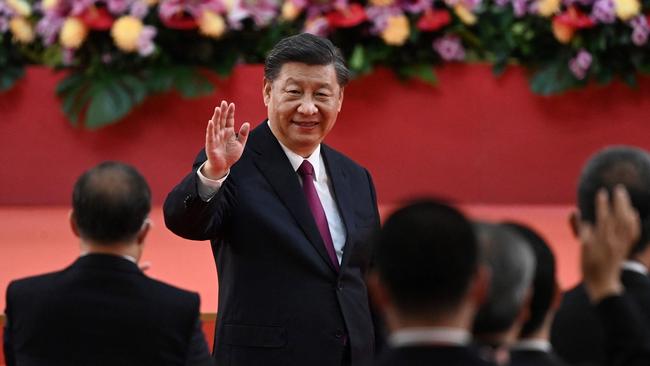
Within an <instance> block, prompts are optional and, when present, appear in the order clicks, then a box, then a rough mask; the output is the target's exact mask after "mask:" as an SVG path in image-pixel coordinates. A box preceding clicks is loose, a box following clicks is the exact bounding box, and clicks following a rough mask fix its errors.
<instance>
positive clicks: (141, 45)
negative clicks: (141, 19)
mask: <svg viewBox="0 0 650 366" xmlns="http://www.w3.org/2000/svg"><path fill="white" fill-rule="evenodd" d="M156 33H157V32H156V28H155V27H152V26H150V25H146V26H144V28H142V32H140V36H139V37H138V53H139V54H140V56H149V55H151V54H152V53H153V51H155V50H156V46H155V45H154V43H153V39H154V37H155V36H156Z"/></svg>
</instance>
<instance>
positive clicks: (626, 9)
mask: <svg viewBox="0 0 650 366" xmlns="http://www.w3.org/2000/svg"><path fill="white" fill-rule="evenodd" d="M614 9H615V10H616V16H618V17H619V18H620V19H621V20H630V19H632V18H634V17H635V16H636V15H638V14H639V12H640V11H641V3H639V0H614Z"/></svg>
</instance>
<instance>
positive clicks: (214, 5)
mask: <svg viewBox="0 0 650 366" xmlns="http://www.w3.org/2000/svg"><path fill="white" fill-rule="evenodd" d="M225 9H226V7H225V5H224V4H223V2H222V1H221V0H163V1H162V2H161V3H160V7H159V9H158V11H159V13H160V16H161V17H163V18H171V17H172V16H173V15H174V14H176V13H182V12H185V13H188V14H190V15H191V16H193V17H194V18H198V17H200V16H201V14H203V11H204V10H211V11H213V12H215V13H223V12H224V11H225Z"/></svg>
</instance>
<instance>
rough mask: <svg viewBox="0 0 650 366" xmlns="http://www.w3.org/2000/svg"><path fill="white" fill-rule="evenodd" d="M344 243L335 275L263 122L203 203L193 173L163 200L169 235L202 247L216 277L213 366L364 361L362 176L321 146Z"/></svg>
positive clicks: (372, 201)
mask: <svg viewBox="0 0 650 366" xmlns="http://www.w3.org/2000/svg"><path fill="white" fill-rule="evenodd" d="M321 154H322V156H323V159H324V161H325V165H326V169H327V172H328V176H329V179H330V181H331V184H332V188H333V193H334V198H335V200H336V202H337V206H338V210H339V213H340V215H341V218H342V221H343V223H344V225H345V228H346V232H347V238H346V241H345V247H344V252H343V259H342V263H341V269H340V272H338V273H337V271H336V269H335V268H334V267H333V265H332V263H331V262H330V260H329V257H328V255H327V252H326V250H325V246H324V244H323V241H322V239H321V237H320V234H319V232H318V229H317V227H316V223H315V221H314V219H313V216H312V214H311V211H310V209H309V206H308V204H307V200H306V198H305V195H304V193H303V191H302V188H301V186H300V181H299V177H298V175H297V173H296V172H295V171H294V170H293V168H292V166H291V164H290V162H289V160H288V159H287V156H286V155H285V153H284V151H283V150H282V148H281V146H280V144H279V143H278V141H277V139H276V138H275V137H274V136H273V134H272V133H271V130H270V128H269V126H268V124H267V123H266V122H264V123H262V124H261V125H260V126H259V127H257V128H255V129H254V130H253V131H251V134H250V136H249V138H248V142H247V144H246V147H245V149H244V152H243V155H242V157H241V158H240V159H239V161H237V163H235V164H234V165H233V166H232V167H231V169H230V174H229V176H228V178H227V179H226V180H225V181H224V183H223V185H222V186H221V188H220V189H219V191H218V192H217V193H216V195H215V196H214V197H213V198H212V199H211V200H210V201H209V202H204V201H203V200H202V199H201V198H200V197H199V195H198V191H197V184H198V180H199V179H198V177H197V174H196V169H198V168H199V167H200V165H201V164H202V163H203V162H204V161H205V159H206V158H205V154H204V153H200V154H199V156H198V158H197V160H196V161H195V164H194V169H193V170H192V172H191V173H190V174H189V175H187V176H186V177H185V179H184V180H183V181H182V182H181V183H180V184H179V185H177V186H176V187H175V188H174V190H173V191H172V192H171V193H170V194H169V196H168V197H167V200H166V201H165V206H164V213H165V223H166V225H167V227H168V228H170V229H171V230H172V231H173V232H174V233H176V234H178V235H180V236H182V237H184V238H187V239H193V240H211V243H212V252H213V255H214V259H215V262H216V266H217V272H218V275H219V309H218V315H217V328H216V336H215V351H214V356H215V358H216V360H217V364H219V365H224V366H228V365H233V366H240V365H252V366H255V365H265V366H273V365H278V366H292V365H295V366H305V365H310V366H319V365H323V366H332V365H341V362H342V360H343V359H344V357H345V352H346V350H345V349H346V344H347V345H348V346H347V347H349V349H350V358H351V362H352V365H363V364H366V363H368V362H369V361H370V360H371V358H372V355H373V353H374V350H373V349H374V343H375V339H374V331H373V321H372V317H371V313H370V311H369V301H368V295H367V289H366V284H365V282H364V275H365V273H366V270H367V268H368V266H369V260H370V250H369V246H368V244H367V243H366V242H365V241H364V240H363V239H365V238H366V237H367V236H368V235H369V234H370V233H371V232H372V231H373V230H375V229H376V228H378V226H379V216H378V211H377V206H376V198H375V191H374V187H373V184H372V181H371V178H370V175H369V174H368V172H367V171H366V170H365V169H364V168H362V167H361V166H359V165H357V164H356V163H354V162H353V161H351V160H350V159H348V158H346V157H345V156H343V155H342V154H340V153H338V152H336V151H335V150H333V149H331V148H329V147H328V146H326V145H324V144H322V145H321Z"/></svg>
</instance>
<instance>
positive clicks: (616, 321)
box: [578, 185, 650, 366]
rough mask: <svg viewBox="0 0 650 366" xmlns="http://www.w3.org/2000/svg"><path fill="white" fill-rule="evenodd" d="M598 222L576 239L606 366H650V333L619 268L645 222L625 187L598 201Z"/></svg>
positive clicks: (585, 225)
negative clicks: (579, 247) (602, 340)
mask: <svg viewBox="0 0 650 366" xmlns="http://www.w3.org/2000/svg"><path fill="white" fill-rule="evenodd" d="M595 201H596V202H595V211H596V219H595V223H594V224H591V223H588V222H582V223H581V225H580V227H579V229H580V230H579V232H578V235H579V237H580V241H581V243H582V246H581V261H580V263H581V269H582V277H583V284H584V289H585V292H586V294H587V296H588V297H589V301H591V303H592V304H594V308H595V312H596V314H597V316H598V319H599V320H600V324H601V325H602V328H603V333H604V340H605V342H604V347H603V348H604V352H605V353H606V364H607V365H608V366H647V365H650V329H648V328H647V327H646V324H645V323H646V322H645V321H644V320H643V316H644V315H643V313H644V311H643V309H640V308H639V305H638V302H637V301H636V300H634V299H633V298H632V297H631V296H629V295H630V294H628V293H627V290H626V289H625V287H624V286H623V283H622V280H621V275H620V272H621V267H622V264H623V263H624V261H625V259H626V258H627V257H628V256H629V253H630V252H631V251H632V250H633V249H634V246H635V243H637V241H638V239H639V237H640V235H641V231H642V230H641V221H640V220H639V214H638V212H637V211H636V210H635V209H634V208H633V207H632V204H631V202H630V197H629V195H628V193H627V191H626V189H625V188H624V187H623V186H621V185H618V186H616V187H615V188H614V189H613V192H612V194H611V195H610V194H608V192H607V191H606V190H605V189H601V190H599V191H598V193H597V194H596V199H595Z"/></svg>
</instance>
